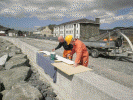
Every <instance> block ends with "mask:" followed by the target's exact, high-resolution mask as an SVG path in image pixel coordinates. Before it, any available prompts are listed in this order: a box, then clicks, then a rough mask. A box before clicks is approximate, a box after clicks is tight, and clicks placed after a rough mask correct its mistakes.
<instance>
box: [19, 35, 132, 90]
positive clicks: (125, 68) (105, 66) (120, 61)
mask: <svg viewBox="0 0 133 100" xmlns="http://www.w3.org/2000/svg"><path fill="white" fill-rule="evenodd" d="M20 40H22V41H24V42H26V43H28V44H30V45H32V46H35V47H37V48H39V49H42V50H46V51H51V50H52V49H53V48H55V47H56V46H57V45H58V42H54V41H49V40H41V39H30V38H20ZM63 51H64V49H63V48H61V49H58V50H56V54H58V55H60V56H62V54H63ZM125 55H126V54H125ZM75 57H76V54H74V57H73V61H74V59H75ZM88 67H90V68H92V69H93V72H94V73H96V74H99V75H101V76H103V77H106V78H108V79H111V80H113V81H116V82H118V83H120V84H123V85H125V86H128V87H130V88H133V87H132V85H131V84H130V85H129V84H128V83H129V80H130V82H133V81H132V80H133V60H132V59H130V58H129V57H126V56H116V57H114V56H110V57H104V56H100V57H98V58H92V57H91V56H89V66H88ZM107 70H111V72H109V71H108V72H107ZM115 73H116V74H117V75H116V76H122V77H121V80H120V79H119V78H118V77H115ZM107 74H108V75H107ZM118 74H119V75H118ZM113 75H114V77H113V78H112V76H113ZM125 77H126V78H128V79H129V80H125Z"/></svg>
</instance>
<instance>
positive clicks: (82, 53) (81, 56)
mask: <svg viewBox="0 0 133 100" xmlns="http://www.w3.org/2000/svg"><path fill="white" fill-rule="evenodd" d="M65 41H66V42H67V45H69V44H72V45H73V49H72V51H71V52H70V53H69V54H68V56H73V54H74V53H75V52H76V59H75V63H74V65H73V66H74V67H77V66H78V64H79V65H83V66H85V67H88V60H89V53H88V51H87V48H86V46H85V44H84V43H83V42H82V41H80V40H79V39H73V36H72V35H67V36H66V38H65Z"/></svg>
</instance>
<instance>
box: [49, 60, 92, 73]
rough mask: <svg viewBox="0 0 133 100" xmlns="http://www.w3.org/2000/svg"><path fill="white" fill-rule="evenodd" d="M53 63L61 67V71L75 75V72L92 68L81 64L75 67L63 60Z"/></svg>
mask: <svg viewBox="0 0 133 100" xmlns="http://www.w3.org/2000/svg"><path fill="white" fill-rule="evenodd" d="M52 65H53V66H55V67H56V68H58V69H60V70H61V71H63V72H64V73H66V74H67V75H73V74H77V73H81V72H85V71H91V70H92V69H90V68H88V67H84V66H82V65H79V66H77V67H73V65H68V64H65V63H63V62H60V63H52Z"/></svg>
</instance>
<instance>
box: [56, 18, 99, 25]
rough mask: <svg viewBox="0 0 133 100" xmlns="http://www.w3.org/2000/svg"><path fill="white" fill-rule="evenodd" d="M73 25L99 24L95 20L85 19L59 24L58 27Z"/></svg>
mask: <svg viewBox="0 0 133 100" xmlns="http://www.w3.org/2000/svg"><path fill="white" fill-rule="evenodd" d="M72 23H93V24H97V23H96V22H95V21H93V20H88V19H86V18H83V19H78V20H73V21H70V22H65V23H62V24H59V25H58V26H60V25H66V24H72Z"/></svg>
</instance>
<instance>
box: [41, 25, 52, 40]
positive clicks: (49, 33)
mask: <svg viewBox="0 0 133 100" xmlns="http://www.w3.org/2000/svg"><path fill="white" fill-rule="evenodd" d="M40 34H41V35H43V36H46V37H49V36H53V31H52V30H51V29H50V28H49V27H48V26H46V27H45V28H44V29H42V30H41V31H40Z"/></svg>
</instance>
